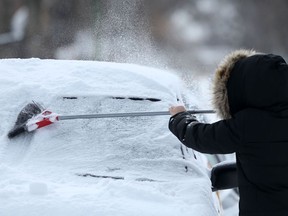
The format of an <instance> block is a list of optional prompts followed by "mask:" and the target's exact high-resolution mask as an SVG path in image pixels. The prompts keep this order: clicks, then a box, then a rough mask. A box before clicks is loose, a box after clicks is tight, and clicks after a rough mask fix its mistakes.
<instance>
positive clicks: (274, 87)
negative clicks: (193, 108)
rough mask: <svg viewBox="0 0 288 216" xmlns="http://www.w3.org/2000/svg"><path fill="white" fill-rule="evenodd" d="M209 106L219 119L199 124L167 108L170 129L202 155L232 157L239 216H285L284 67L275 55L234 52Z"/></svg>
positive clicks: (287, 90)
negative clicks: (234, 167) (213, 109)
mask: <svg viewBox="0 0 288 216" xmlns="http://www.w3.org/2000/svg"><path fill="white" fill-rule="evenodd" d="M213 96H214V99H213V102H214V105H215V109H216V111H217V113H218V114H219V116H220V117H221V119H223V120H220V121H218V122H215V123H212V124H207V123H200V122H198V121H197V119H196V118H195V117H194V116H192V115H191V114H189V113H188V112H186V109H185V107H183V106H174V107H171V108H170V109H169V110H170V113H171V115H172V116H171V118H170V121H169V129H170V130H171V132H172V133H173V134H174V135H175V136H176V137H177V138H178V139H179V140H180V141H181V142H182V143H183V144H184V145H186V146H187V147H189V148H192V149H195V150H197V151H199V152H202V153H209V154H228V153H234V152H235V153H236V163H237V172H238V184H239V194H240V201H239V215H241V216H244V215H245V216H260V215H261V216H266V215H267V216H268V215H269V216H284V215H285V216H287V215H288V66H287V64H286V62H285V60H284V59H283V58H282V57H281V56H278V55H273V54H260V53H256V52H255V51H253V50H236V51H234V52H232V53H231V54H229V55H227V56H226V57H225V58H224V59H223V60H222V62H221V63H220V64H219V66H218V68H217V70H216V73H215V79H214V88H213Z"/></svg>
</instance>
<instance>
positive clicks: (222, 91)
mask: <svg viewBox="0 0 288 216" xmlns="http://www.w3.org/2000/svg"><path fill="white" fill-rule="evenodd" d="M255 54H256V52H255V51H254V50H245V49H240V50H236V51H234V52H232V53H230V54H228V55H227V56H225V57H224V59H223V60H222V61H221V62H220V64H219V65H218V67H217V69H216V72H215V77H214V82H213V101H212V102H213V105H214V108H215V110H216V112H217V114H218V115H219V116H220V118H222V119H229V118H231V114H230V108H229V101H228V94H227V87H226V85H227V81H228V79H229V77H230V73H231V71H232V69H233V67H234V65H235V63H236V62H237V61H239V60H241V59H244V58H247V57H249V56H252V55H255Z"/></svg>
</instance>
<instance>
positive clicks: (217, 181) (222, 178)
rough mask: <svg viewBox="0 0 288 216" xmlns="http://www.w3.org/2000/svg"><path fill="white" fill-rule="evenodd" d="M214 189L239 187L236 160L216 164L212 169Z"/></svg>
mask: <svg viewBox="0 0 288 216" xmlns="http://www.w3.org/2000/svg"><path fill="white" fill-rule="evenodd" d="M211 182H212V191H217V190H225V189H232V188H237V187H238V178H237V166H236V162H234V161H224V162H221V163H219V164H216V165H214V166H213V167H212V170H211Z"/></svg>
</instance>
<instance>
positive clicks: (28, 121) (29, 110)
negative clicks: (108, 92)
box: [8, 102, 215, 139]
mask: <svg viewBox="0 0 288 216" xmlns="http://www.w3.org/2000/svg"><path fill="white" fill-rule="evenodd" d="M187 112H189V113H191V114H206V113H215V111H214V110H188V111H187ZM160 115H170V113H169V111H156V112H129V113H106V114H86V115H58V114H56V113H53V112H51V111H49V110H44V109H43V107H42V106H41V105H40V104H38V103H36V102H33V103H29V104H27V105H26V106H25V107H24V108H23V109H22V110H21V111H20V113H19V114H18V116H17V120H16V122H15V125H14V127H13V128H12V129H11V130H10V131H9V133H8V138H9V139H11V138H13V137H16V136H18V135H19V134H22V133H25V132H32V131H34V130H36V129H38V128H42V127H45V126H47V125H50V124H52V123H54V122H56V121H62V120H70V119H71V120H72V119H92V118H117V117H139V116H160Z"/></svg>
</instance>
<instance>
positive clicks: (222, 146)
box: [169, 112, 240, 154]
mask: <svg viewBox="0 0 288 216" xmlns="http://www.w3.org/2000/svg"><path fill="white" fill-rule="evenodd" d="M169 129H170V131H171V132H172V133H173V134H174V135H175V136H176V137H177V138H178V139H179V140H180V141H181V142H182V143H183V144H184V145H185V146H187V147H189V148H192V149H194V150H196V151H199V152H202V153H208V154H228V153H233V152H236V151H237V150H238V148H239V146H240V132H239V128H238V127H237V122H236V120H235V119H229V120H221V121H218V122H215V123H213V124H206V123H200V122H198V121H197V119H196V118H195V117H194V116H192V115H191V114H190V113H188V112H181V113H178V114H176V115H174V116H172V117H171V118H170V121H169Z"/></svg>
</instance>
